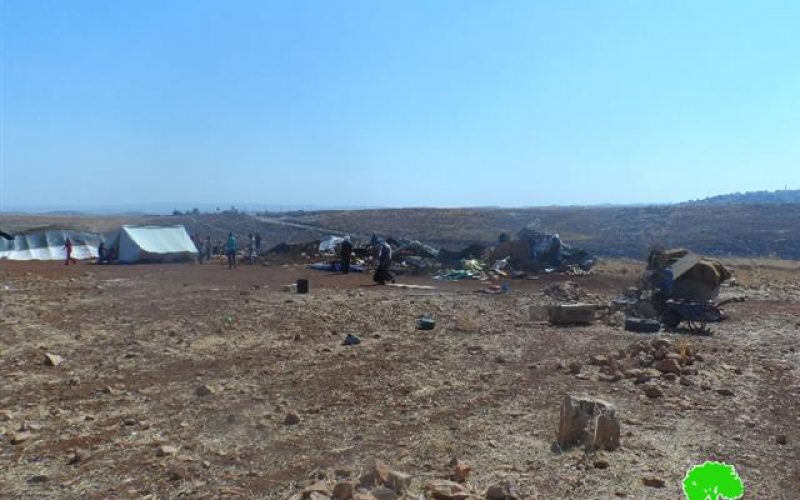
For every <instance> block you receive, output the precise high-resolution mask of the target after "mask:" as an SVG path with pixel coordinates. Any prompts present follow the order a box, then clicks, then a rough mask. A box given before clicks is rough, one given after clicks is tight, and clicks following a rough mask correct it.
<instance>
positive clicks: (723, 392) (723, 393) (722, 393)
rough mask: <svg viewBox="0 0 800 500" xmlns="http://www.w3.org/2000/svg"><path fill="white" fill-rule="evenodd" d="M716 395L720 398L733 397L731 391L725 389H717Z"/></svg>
mask: <svg viewBox="0 0 800 500" xmlns="http://www.w3.org/2000/svg"><path fill="white" fill-rule="evenodd" d="M717 394H719V395H720V396H733V391H732V390H730V389H728V388H727V387H726V388H722V389H717Z"/></svg>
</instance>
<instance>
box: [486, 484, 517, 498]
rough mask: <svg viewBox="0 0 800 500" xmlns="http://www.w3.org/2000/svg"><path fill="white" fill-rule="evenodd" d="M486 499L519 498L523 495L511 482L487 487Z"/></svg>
mask: <svg viewBox="0 0 800 500" xmlns="http://www.w3.org/2000/svg"><path fill="white" fill-rule="evenodd" d="M484 496H485V497H486V500H519V499H520V498H521V497H520V496H519V493H517V490H516V488H515V487H514V486H513V485H512V484H511V483H505V484H493V485H491V486H489V488H487V489H486V493H485V494H484Z"/></svg>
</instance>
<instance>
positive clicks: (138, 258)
mask: <svg viewBox="0 0 800 500" xmlns="http://www.w3.org/2000/svg"><path fill="white" fill-rule="evenodd" d="M108 247H109V248H114V249H116V250H117V259H118V260H119V262H124V263H129V264H132V263H134V262H176V261H182V260H193V259H196V258H197V248H196V247H195V245H194V243H193V242H192V239H191V238H190V237H189V233H187V232H186V228H185V227H183V226H122V227H121V228H120V230H119V232H118V233H117V234H116V235H115V236H114V237H113V238H111V239H110V241H109V243H108Z"/></svg>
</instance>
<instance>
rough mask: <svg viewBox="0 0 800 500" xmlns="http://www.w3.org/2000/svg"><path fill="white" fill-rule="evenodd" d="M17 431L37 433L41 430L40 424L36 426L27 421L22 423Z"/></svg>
mask: <svg viewBox="0 0 800 500" xmlns="http://www.w3.org/2000/svg"><path fill="white" fill-rule="evenodd" d="M19 430H21V431H32V432H38V431H40V430H42V424H37V423H36V422H28V421H27V420H26V421H24V422H22V425H20V426H19Z"/></svg>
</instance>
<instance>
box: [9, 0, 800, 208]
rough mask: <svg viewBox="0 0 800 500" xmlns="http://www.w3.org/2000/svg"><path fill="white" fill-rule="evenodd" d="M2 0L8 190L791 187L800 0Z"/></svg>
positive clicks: (58, 202)
mask: <svg viewBox="0 0 800 500" xmlns="http://www.w3.org/2000/svg"><path fill="white" fill-rule="evenodd" d="M0 4H2V7H1V8H2V10H0V38H2V57H1V59H2V66H0V71H1V72H2V109H0V117H1V118H2V173H1V175H0V180H2V186H0V192H1V193H0V194H2V205H3V206H4V207H6V208H7V207H17V206H24V205H38V206H42V205H47V206H53V207H73V206H92V205H126V206H130V205H137V204H142V205H145V204H149V203H156V202H167V203H174V204H175V205H176V206H182V205H185V204H191V203H219V204H230V203H262V204H277V205H308V204H314V205H330V206H334V205H335V206H342V205H352V206H412V205H413V206H419V205H424V206H479V205H502V206H520V205H524V206H531V205H550V204H595V203H646V202H671V201H682V200H686V199H693V198H699V197H705V196H709V195H714V194H720V193H726V192H733V191H749V190H761V189H780V188H783V187H784V185H788V186H789V187H790V188H798V187H800V182H797V179H798V173H797V172H798V165H799V164H800V140H798V138H800V64H798V61H800V36H798V35H797V33H798V28H800V2H795V1H786V2H750V1H747V2H745V1H715V2H711V1H708V2H706V1H670V2H665V1H662V2H656V1H614V0H602V1H588V0H586V1H549V2H537V1H533V0H527V1H502V2H492V1H488V0H486V1H466V0H460V1H437V0H426V1H409V0H404V1H394V2H386V1H376V0H365V1H335V2H334V1H302V0H291V1H285V2H269V1H235V0H234V1H226V2H223V1H221V0H218V1H203V0H191V1H178V0H170V1H168V2H165V1H127V2H121V1H120V2H108V1H100V0H98V1H85V0H73V1H70V2H56V1H42V0H0Z"/></svg>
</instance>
